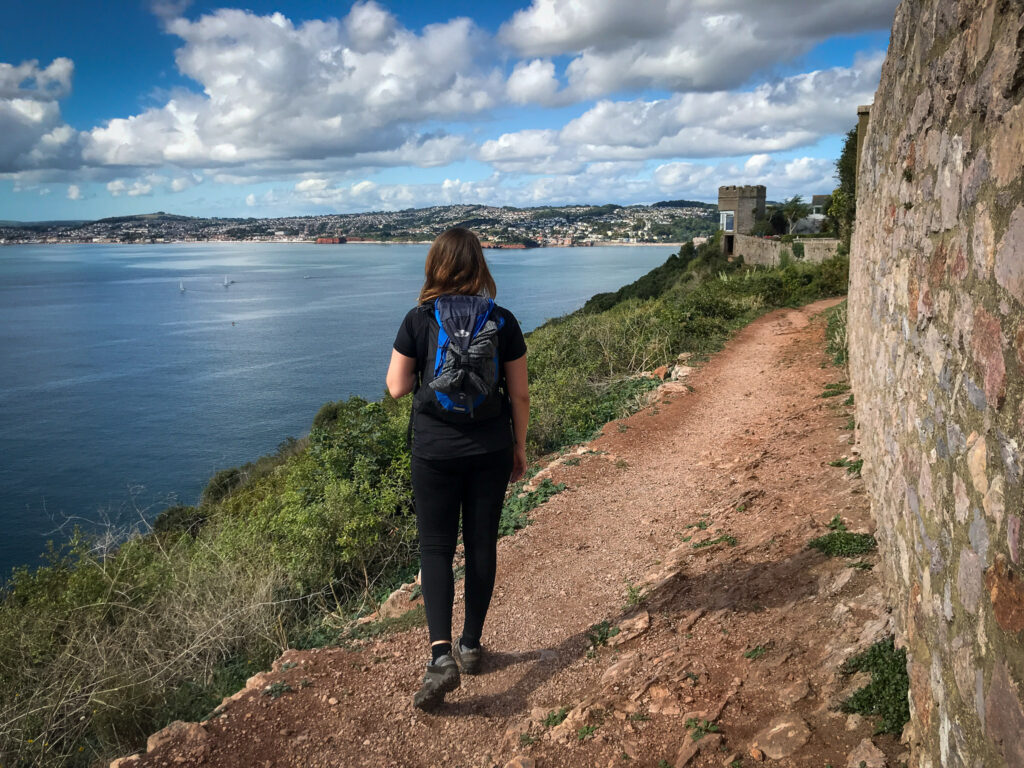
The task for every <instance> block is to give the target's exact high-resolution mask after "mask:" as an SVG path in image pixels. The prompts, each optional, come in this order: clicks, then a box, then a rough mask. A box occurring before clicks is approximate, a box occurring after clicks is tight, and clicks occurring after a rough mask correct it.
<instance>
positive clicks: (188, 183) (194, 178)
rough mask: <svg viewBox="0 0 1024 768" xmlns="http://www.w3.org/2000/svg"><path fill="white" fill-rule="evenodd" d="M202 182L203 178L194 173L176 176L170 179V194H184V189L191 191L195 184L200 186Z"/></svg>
mask: <svg viewBox="0 0 1024 768" xmlns="http://www.w3.org/2000/svg"><path fill="white" fill-rule="evenodd" d="M202 181H203V177H202V176H200V175H199V174H196V173H189V174H186V175H184V176H178V177H176V178H173V179H171V191H172V192H184V191H185V190H186V189H191V188H192V187H194V186H195V185H196V184H200V183H202Z"/></svg>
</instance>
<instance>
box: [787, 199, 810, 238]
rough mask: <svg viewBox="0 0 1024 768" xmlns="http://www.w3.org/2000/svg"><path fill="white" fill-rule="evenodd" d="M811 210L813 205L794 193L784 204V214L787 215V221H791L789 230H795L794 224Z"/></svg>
mask: <svg viewBox="0 0 1024 768" xmlns="http://www.w3.org/2000/svg"><path fill="white" fill-rule="evenodd" d="M810 212H811V206H809V205H808V204H807V203H805V202H804V199H803V198H802V197H801V196H800V195H793V196H792V197H791V198H789V200H786V201H785V202H784V203H783V204H782V215H783V216H785V217H786V221H787V222H788V223H789V232H792V231H793V225H795V224H796V223H797V222H798V221H800V219H802V218H804V217H805V216H807V215H808V214H810Z"/></svg>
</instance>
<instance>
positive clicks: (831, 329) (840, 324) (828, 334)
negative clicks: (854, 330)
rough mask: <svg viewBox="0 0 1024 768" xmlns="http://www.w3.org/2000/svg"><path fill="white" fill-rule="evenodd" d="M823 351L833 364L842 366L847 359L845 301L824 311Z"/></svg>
mask: <svg viewBox="0 0 1024 768" xmlns="http://www.w3.org/2000/svg"><path fill="white" fill-rule="evenodd" d="M825 353H826V354H827V355H828V356H829V359H830V360H831V361H832V364H833V365H837V366H840V367H843V366H845V365H846V363H847V360H848V359H849V349H848V347H847V340H846V301H845V300H843V301H841V302H840V303H839V304H836V305H835V306H834V307H832V308H831V309H829V310H828V311H827V312H826V313H825Z"/></svg>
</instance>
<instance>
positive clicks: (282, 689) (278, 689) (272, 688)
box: [263, 680, 294, 699]
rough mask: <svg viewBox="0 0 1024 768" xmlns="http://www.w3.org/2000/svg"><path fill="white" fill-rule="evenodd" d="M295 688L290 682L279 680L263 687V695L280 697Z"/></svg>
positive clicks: (273, 697) (274, 697)
mask: <svg viewBox="0 0 1024 768" xmlns="http://www.w3.org/2000/svg"><path fill="white" fill-rule="evenodd" d="M292 690H294V689H293V688H292V687H291V686H290V685H288V683H285V682H282V681H281V680H278V681H277V682H276V683H271V684H270V685H268V686H267V687H266V688H264V689H263V695H264V696H269V697H270V698H272V699H280V698H281V697H282V696H284V695H285V694H286V693H291V692H292Z"/></svg>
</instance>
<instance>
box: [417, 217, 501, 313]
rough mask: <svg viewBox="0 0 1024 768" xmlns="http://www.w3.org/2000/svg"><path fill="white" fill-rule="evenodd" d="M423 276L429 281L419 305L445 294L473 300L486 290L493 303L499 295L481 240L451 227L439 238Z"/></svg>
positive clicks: (424, 268)
mask: <svg viewBox="0 0 1024 768" xmlns="http://www.w3.org/2000/svg"><path fill="white" fill-rule="evenodd" d="M423 272H424V274H425V275H426V278H427V279H426V280H424V282H423V288H421V289H420V298H419V301H420V304H426V303H428V302H431V301H433V300H434V299H436V298H437V297H438V296H441V295H443V294H446V293H461V294H468V295H470V296H472V295H475V294H478V293H480V292H482V291H484V290H486V291H487V295H488V296H490V297H491V298H492V299H493V298H494V297H495V296H497V294H498V288H497V286H495V284H494V278H493V277H491V271H490V270H489V269H487V262H486V261H485V260H484V251H483V248H481V247H480V240H478V239H477V236H476V235H474V234H473V233H472V232H470V231H469V230H468V229H464V228H462V227H452V228H451V229H448V230H445V231H444V232H442V233H441V234H440V235H438V236H437V238H436V239H435V240H434V243H433V244H432V245H431V246H430V251H429V252H428V253H427V263H426V264H425V265H424V267H423Z"/></svg>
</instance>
